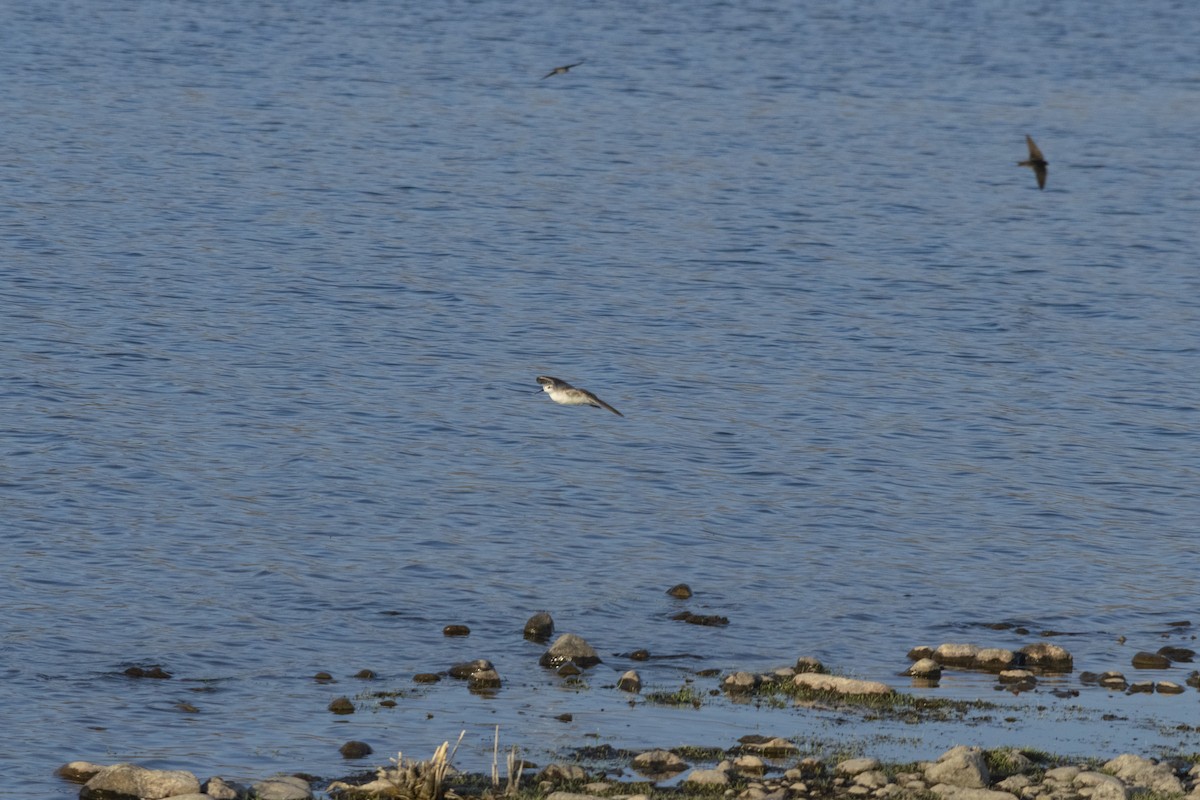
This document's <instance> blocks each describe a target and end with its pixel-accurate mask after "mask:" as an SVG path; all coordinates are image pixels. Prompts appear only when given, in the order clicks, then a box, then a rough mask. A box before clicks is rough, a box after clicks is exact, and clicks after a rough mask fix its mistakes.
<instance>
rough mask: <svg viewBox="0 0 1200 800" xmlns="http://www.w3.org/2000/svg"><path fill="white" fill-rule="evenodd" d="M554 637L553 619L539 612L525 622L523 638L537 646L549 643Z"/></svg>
mask: <svg viewBox="0 0 1200 800" xmlns="http://www.w3.org/2000/svg"><path fill="white" fill-rule="evenodd" d="M553 635H554V618H553V617H551V616H550V615H549V614H548V613H546V612H545V611H539V612H538V613H536V614H534V615H533V616H532V617H530V618H529V619H527V620H526V621H525V638H526V639H529V640H531V641H534V642H538V643H539V644H541V643H543V642H548V641H550V637H551V636H553Z"/></svg>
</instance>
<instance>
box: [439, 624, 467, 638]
mask: <svg viewBox="0 0 1200 800" xmlns="http://www.w3.org/2000/svg"><path fill="white" fill-rule="evenodd" d="M442 635H443V636H470V635H471V629H470V628H468V627H467V626H466V625H447V626H446V627H444V628H442Z"/></svg>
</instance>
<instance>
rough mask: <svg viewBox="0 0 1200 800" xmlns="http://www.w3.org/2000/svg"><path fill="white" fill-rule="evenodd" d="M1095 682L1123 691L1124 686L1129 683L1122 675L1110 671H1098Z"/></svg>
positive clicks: (1107, 687)
mask: <svg viewBox="0 0 1200 800" xmlns="http://www.w3.org/2000/svg"><path fill="white" fill-rule="evenodd" d="M1097 682H1098V683H1099V684H1100V685H1101V686H1103V687H1104V688H1106V689H1116V690H1118V691H1125V687H1126V686H1128V685H1129V682H1128V681H1126V680H1125V676H1124V675H1122V674H1121V673H1119V672H1112V671H1109V672H1102V673H1100V677H1099V678H1098V680H1097Z"/></svg>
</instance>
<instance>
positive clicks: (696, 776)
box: [683, 769, 729, 786]
mask: <svg viewBox="0 0 1200 800" xmlns="http://www.w3.org/2000/svg"><path fill="white" fill-rule="evenodd" d="M683 782H684V783H694V784H696V785H697V786H727V785H728V784H729V775H727V774H726V773H725V772H724V771H723V770H719V769H697V770H693V771H692V773H691V774H690V775H688V776H687V777H686V778H684V779H683Z"/></svg>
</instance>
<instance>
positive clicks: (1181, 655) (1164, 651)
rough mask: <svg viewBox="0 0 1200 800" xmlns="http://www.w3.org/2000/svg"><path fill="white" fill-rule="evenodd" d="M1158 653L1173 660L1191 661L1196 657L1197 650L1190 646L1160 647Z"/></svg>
mask: <svg viewBox="0 0 1200 800" xmlns="http://www.w3.org/2000/svg"><path fill="white" fill-rule="evenodd" d="M1158 654H1159V655H1160V656H1166V657H1167V658H1169V659H1171V661H1173V662H1184V663H1189V662H1191V661H1192V660H1193V659H1195V658H1196V651H1195V650H1192V649H1191V648H1188V647H1170V646H1167V647H1160V648H1158Z"/></svg>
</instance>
